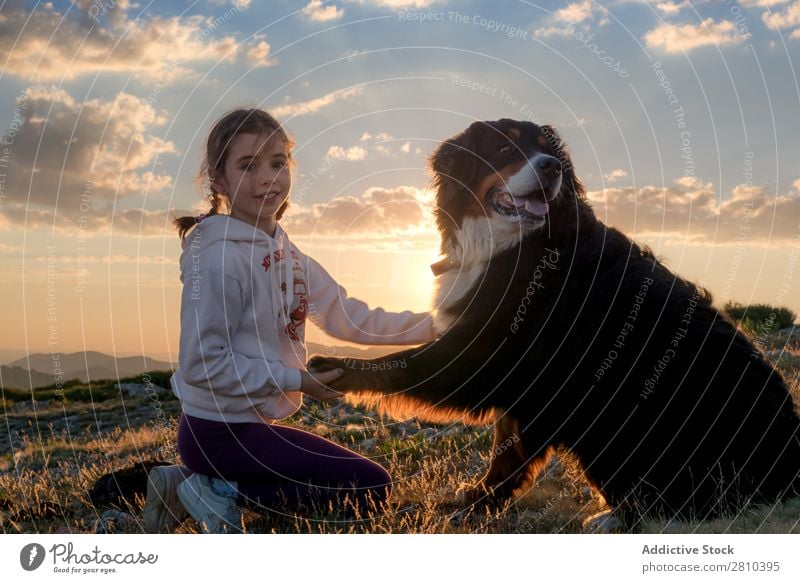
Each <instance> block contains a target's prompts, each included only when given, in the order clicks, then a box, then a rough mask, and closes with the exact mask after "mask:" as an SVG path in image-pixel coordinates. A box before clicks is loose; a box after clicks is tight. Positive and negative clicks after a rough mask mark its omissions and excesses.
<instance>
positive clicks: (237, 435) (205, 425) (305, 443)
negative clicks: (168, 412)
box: [178, 415, 391, 506]
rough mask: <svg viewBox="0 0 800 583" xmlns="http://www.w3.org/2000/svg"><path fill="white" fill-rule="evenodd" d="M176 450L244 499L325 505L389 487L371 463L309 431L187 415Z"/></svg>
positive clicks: (380, 494) (362, 498) (378, 497)
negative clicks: (230, 484) (233, 485)
mask: <svg viewBox="0 0 800 583" xmlns="http://www.w3.org/2000/svg"><path fill="white" fill-rule="evenodd" d="M178 450H179V452H180V454H181V457H182V458H183V461H184V463H185V464H186V466H187V467H189V468H190V469H191V470H192V471H194V472H198V473H201V474H206V475H210V476H218V477H220V478H224V479H226V480H230V481H236V483H237V486H238V490H239V493H240V495H241V497H242V499H243V501H250V502H256V503H259V504H262V505H266V506H273V505H276V504H281V503H287V504H289V505H293V506H297V505H299V504H303V503H316V504H320V503H321V504H323V505H327V504H328V503H329V502H334V503H341V502H342V501H343V500H344V499H345V497H348V496H349V498H350V499H351V500H353V501H354V502H357V503H360V504H364V503H366V502H367V501H368V500H370V499H371V500H373V501H375V502H381V501H383V500H385V499H386V497H387V496H388V495H389V491H390V490H391V478H390V476H389V474H388V472H387V471H386V470H385V469H383V468H382V467H381V466H380V465H378V464H376V463H375V462H373V461H371V460H369V459H367V458H365V457H363V456H361V455H359V454H357V453H355V452H353V451H350V450H349V449H347V448H344V447H341V446H339V445H337V444H335V443H333V442H331V441H329V440H327V439H324V438H322V437H319V436H316V435H313V434H311V433H308V432H305V431H302V430H299V429H294V428H292V427H285V426H281V425H266V424H263V423H231V424H226V423H221V422H216V421H206V420H203V419H197V418H194V417H188V416H186V415H184V416H182V417H181V421H180V425H179V428H178Z"/></svg>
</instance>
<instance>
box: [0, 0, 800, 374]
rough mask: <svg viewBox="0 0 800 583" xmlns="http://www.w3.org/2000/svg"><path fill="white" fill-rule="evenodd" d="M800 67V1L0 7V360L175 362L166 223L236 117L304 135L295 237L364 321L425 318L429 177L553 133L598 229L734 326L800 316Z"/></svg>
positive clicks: (198, 188) (173, 279)
mask: <svg viewBox="0 0 800 583" xmlns="http://www.w3.org/2000/svg"><path fill="white" fill-rule="evenodd" d="M799 58H800V0H740V1H738V2H735V1H728V0H713V1H702V2H688V1H681V2H678V1H667V2H642V1H638V0H616V1H608V2H592V1H578V2H574V3H568V2H528V1H522V0H507V1H504V2H491V1H469V0H466V1H455V0H438V1H437V0H331V1H327V2H323V1H320V0H312V1H310V2H309V1H307V0H302V1H299V2H290V1H288V0H287V1H284V0H277V1H270V2H261V3H259V2H252V1H250V0H205V1H163V0H162V1H159V2H152V1H151V2H144V1H141V2H132V1H131V0H119V1H117V2H114V1H111V0H106V1H102V0H96V1H88V0H79V1H74V2H20V1H9V0H6V1H3V0H0V62H2V68H0V117H1V118H2V119H0V136H2V143H0V294H2V295H1V297H2V298H3V313H2V318H3V329H4V334H3V335H2V338H0V362H7V361H9V360H11V359H12V358H18V357H20V356H22V355H24V354H25V353H28V352H30V353H33V352H52V353H54V354H59V353H69V352H76V351H81V350H100V351H102V352H106V353H111V354H117V355H130V354H147V355H150V356H156V357H160V358H164V359H168V360H171V361H176V360H177V345H178V337H179V309H180V291H181V287H180V286H181V284H180V281H179V277H178V276H179V269H178V258H179V256H180V251H181V248H180V243H179V239H178V237H177V234H176V232H175V230H174V229H173V228H172V227H171V226H170V224H169V219H170V216H171V214H172V213H175V214H177V215H178V216H181V215H184V214H197V213H199V212H203V211H205V210H207V206H205V202H204V200H203V190H202V188H203V186H202V184H198V183H197V180H196V177H197V174H198V170H199V164H200V160H201V157H202V144H203V140H204V138H205V136H206V132H207V131H208V130H209V128H210V127H211V125H212V124H213V122H214V121H215V120H216V119H217V118H219V117H220V116H221V115H222V114H224V113H225V112H226V111H228V110H230V109H231V108H234V107H238V106H247V107H252V106H257V107H262V108H264V109H266V110H267V111H270V112H271V113H273V114H274V115H275V116H276V117H278V118H279V119H280V120H281V121H282V122H284V123H285V125H286V126H287V127H288V129H289V130H290V132H291V134H292V135H293V137H294V140H295V141H296V149H295V151H294V157H295V159H296V161H297V166H296V168H295V169H294V177H293V190H292V195H291V200H292V204H291V207H290V211H289V212H288V213H287V216H286V217H285V218H284V219H283V221H282V224H283V226H284V228H285V229H286V230H287V231H288V232H289V233H290V235H291V236H292V238H293V240H295V242H296V243H297V244H298V246H300V248H301V249H303V250H304V251H305V252H306V253H308V254H310V255H312V256H313V257H315V258H316V259H317V260H318V261H320V263H322V264H323V265H324V266H325V267H326V268H327V269H328V270H329V271H330V272H331V273H332V274H333V275H334V277H335V278H336V279H337V280H338V281H339V282H340V283H341V284H342V285H343V286H344V287H345V288H346V289H347V290H348V293H349V294H350V295H351V296H355V297H358V298H360V299H363V300H365V301H367V302H368V303H369V304H370V305H372V306H377V305H380V306H383V307H385V308H387V309H391V310H403V309H412V310H415V311H425V310H427V309H428V308H429V306H430V298H431V295H432V287H433V276H432V275H431V273H430V269H429V265H430V263H431V262H433V261H434V260H435V259H436V257H437V244H438V235H437V233H436V231H435V228H434V226H433V222H432V216H431V206H432V200H433V199H432V193H431V192H430V190H429V183H430V178H431V176H430V174H429V172H428V169H427V157H428V156H429V155H430V153H431V151H432V150H433V149H434V148H435V147H436V145H437V144H438V143H439V142H440V141H441V140H444V139H446V138H448V137H450V136H452V135H454V134H455V133H457V132H459V131H461V130H463V129H464V128H465V127H467V126H468V125H469V124H470V123H471V122H473V121H475V120H486V119H499V118H503V117H509V118H515V119H520V120H529V121H534V122H536V123H548V124H550V125H553V126H555V127H556V128H557V129H558V130H559V132H560V134H561V136H562V137H563V138H564V139H565V140H566V142H567V144H568V147H569V150H570V152H571V156H572V161H573V165H574V167H575V170H576V172H577V174H578V176H579V177H580V178H581V179H582V180H583V182H584V184H585V185H586V186H587V189H588V191H589V194H588V196H589V200H590V202H591V204H592V206H593V207H594V209H595V212H596V213H597V214H598V216H599V217H600V218H601V219H602V220H603V221H605V222H606V223H608V224H610V225H613V226H616V227H618V228H620V229H622V230H623V231H625V232H626V233H627V234H629V235H630V236H631V237H633V238H634V239H635V240H637V241H639V242H642V243H646V244H648V245H650V246H651V247H652V248H653V250H654V251H655V252H656V254H657V255H658V256H659V257H661V258H662V259H663V260H664V262H665V263H666V264H667V265H668V266H669V267H670V268H671V269H673V270H674V271H676V272H678V273H680V274H681V275H682V276H684V277H686V278H688V279H690V280H692V281H695V282H697V283H700V284H702V285H704V286H706V287H707V288H708V289H710V290H711V292H712V293H713V294H714V296H715V298H716V301H717V303H718V304H723V303H725V302H726V301H738V302H741V303H745V304H747V303H755V302H764V303H770V304H778V305H785V306H788V307H790V308H792V309H793V310H795V312H800V293H799V292H800V266H798V255H800V165H799V164H798V163H797V159H798V154H800V88H799V86H798V80H797V76H798V75H797V71H796V69H795V64H797V63H798V61H799V60H800V59H799ZM309 328H313V326H310V327H309ZM307 340H310V341H325V340H326V338H325V337H324V336H323V335H321V334H319V333H317V332H316V331H314V330H313V329H310V330H309V331H308V333H307Z"/></svg>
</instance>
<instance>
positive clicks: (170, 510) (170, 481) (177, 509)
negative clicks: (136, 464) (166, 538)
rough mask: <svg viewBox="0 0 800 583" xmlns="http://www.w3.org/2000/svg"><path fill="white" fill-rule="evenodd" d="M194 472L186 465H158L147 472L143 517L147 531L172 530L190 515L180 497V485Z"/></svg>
mask: <svg viewBox="0 0 800 583" xmlns="http://www.w3.org/2000/svg"><path fill="white" fill-rule="evenodd" d="M191 474H192V472H191V471H190V470H189V468H186V467H184V466H157V467H155V468H153V469H152V470H150V472H149V473H148V474H147V497H146V498H145V503H144V509H143V510H142V518H143V519H144V528H145V530H146V531H147V532H164V531H172V530H174V529H175V527H176V526H178V525H179V524H180V523H181V522H183V521H184V520H186V517H187V516H188V515H189V514H188V513H187V512H186V509H185V508H184V507H183V504H181V501H180V499H179V498H178V485H179V484H180V483H181V482H183V481H184V480H185V479H186V478H188V477H189V476H190V475H191Z"/></svg>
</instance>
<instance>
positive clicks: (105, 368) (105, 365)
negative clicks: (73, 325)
mask: <svg viewBox="0 0 800 583" xmlns="http://www.w3.org/2000/svg"><path fill="white" fill-rule="evenodd" d="M306 348H307V350H308V354H309V355H311V354H315V353H316V354H331V355H332V354H335V355H336V356H342V357H351V358H377V357H378V356H382V355H384V354H388V353H389V352H393V351H394V350H397V347H394V346H371V347H369V348H367V349H360V348H354V347H350V346H323V345H321V344H314V343H308V344H307V345H306ZM54 356H56V357H58V360H54ZM56 366H58V367H59V368H60V369H61V373H60V374H61V376H62V378H63V380H64V381H68V380H72V379H80V380H81V381H83V382H88V381H89V380H90V379H91V380H92V381H98V380H103V379H119V378H125V377H132V376H136V375H140V374H142V373H145V372H150V371H156V370H162V371H163V370H174V369H175V368H177V366H178V364H177V363H170V362H166V361H163V360H156V359H154V358H150V357H147V356H125V357H114V356H112V355H110V354H105V353H103V352H97V351H94V350H89V351H85V352H73V353H71V354H55V355H54V354H49V353H35V354H30V355H28V356H26V357H23V358H19V359H17V360H14V361H12V362H9V363H8V364H5V365H2V366H0V387H2V388H4V389H8V388H15V389H24V390H31V389H32V388H33V389H36V388H39V387H46V386H48V385H52V384H53V383H55V382H56V378H55V376H56Z"/></svg>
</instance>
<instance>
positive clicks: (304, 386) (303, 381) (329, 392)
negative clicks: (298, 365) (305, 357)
mask: <svg viewBox="0 0 800 583" xmlns="http://www.w3.org/2000/svg"><path fill="white" fill-rule="evenodd" d="M343 374H344V371H343V370H342V369H340V368H337V369H336V370H330V371H328V372H315V373H309V372H306V371H304V370H301V371H300V390H301V391H302V392H304V393H305V394H306V395H309V396H311V397H314V398H315V399H317V400H318V401H334V400H336V399H340V398H342V397H343V396H344V395H342V393H339V392H337V391H334V390H333V389H331V388H329V387H328V386H327V385H328V383H332V382H333V381H335V380H336V379H338V378H339V377H341V376H342V375H343Z"/></svg>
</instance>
